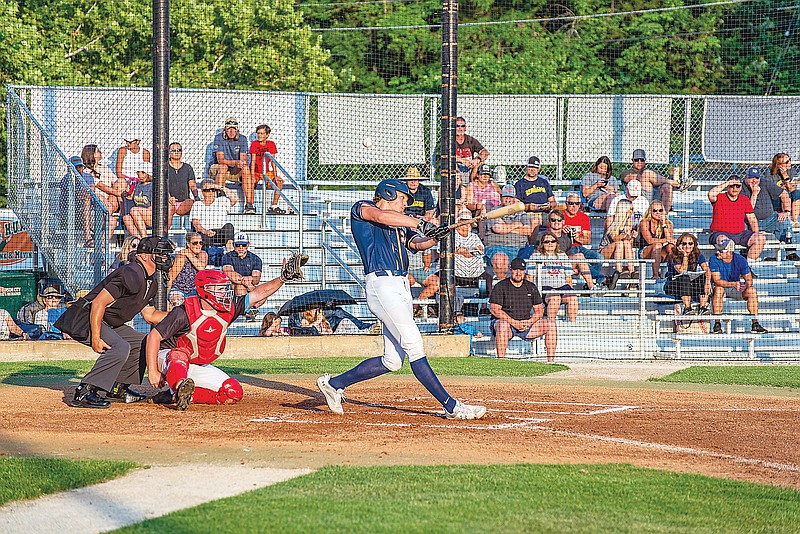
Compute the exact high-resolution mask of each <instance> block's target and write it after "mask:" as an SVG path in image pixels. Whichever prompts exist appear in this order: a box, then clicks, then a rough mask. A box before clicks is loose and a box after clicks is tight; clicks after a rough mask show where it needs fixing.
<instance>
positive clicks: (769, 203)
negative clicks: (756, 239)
mask: <svg viewBox="0 0 800 534" xmlns="http://www.w3.org/2000/svg"><path fill="white" fill-rule="evenodd" d="M742 196H745V197H747V198H749V199H750V204H751V205H752V206H753V213H754V214H755V216H756V219H758V228H759V230H761V231H762V232H764V233H766V232H772V235H774V236H775V238H776V239H777V240H778V241H781V242H782V243H787V242H791V241H792V220H791V213H792V201H791V199H790V198H789V192H788V191H786V190H784V189H783V188H781V187H780V186H778V185H777V184H775V183H773V182H772V180H762V179H761V171H759V170H758V167H750V168H749V169H747V173H746V174H745V178H744V183H743V184H742ZM776 204H777V205H778V211H776V210H775V205H776ZM792 254H794V257H795V258H797V259H798V260H800V257H797V254H796V253H795V252H792ZM787 259H792V258H789V257H788V256H787Z"/></svg>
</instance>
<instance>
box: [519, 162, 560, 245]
mask: <svg viewBox="0 0 800 534" xmlns="http://www.w3.org/2000/svg"><path fill="white" fill-rule="evenodd" d="M541 166H542V163H541V161H540V160H539V158H538V157H536V156H531V157H530V158H528V164H527V165H526V166H525V176H523V177H522V178H521V179H519V180H517V183H515V184H514V189H515V190H516V195H517V198H518V199H519V200H520V201H521V202H523V203H524V204H525V211H527V212H528V213H532V215H531V221H532V222H533V224H534V227H535V228H538V227H539V226H541V225H542V221H543V216H542V214H543V213H546V212H548V211H550V210H552V209H554V208H555V207H556V197H555V195H553V188H552V187H551V186H550V180H548V179H547V176H544V175H541V174H539V169H540V168H541ZM535 233H536V232H534V234H535ZM534 237H535V236H534Z"/></svg>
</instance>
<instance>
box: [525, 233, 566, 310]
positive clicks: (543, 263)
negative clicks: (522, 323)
mask: <svg viewBox="0 0 800 534" xmlns="http://www.w3.org/2000/svg"><path fill="white" fill-rule="evenodd" d="M530 259H531V260H534V261H536V272H537V273H538V280H533V283H535V284H536V285H537V286H539V287H540V288H541V289H542V291H545V292H548V291H558V293H549V294H546V295H544V300H545V302H546V303H547V318H548V319H552V320H555V319H556V317H557V316H558V308H559V307H560V306H561V303H562V302H563V303H564V304H566V306H567V318H568V319H569V322H571V323H574V322H575V321H576V320H577V319H578V296H577V295H575V294H574V293H570V291H572V262H571V261H570V260H569V258H568V257H567V255H566V254H565V253H564V252H561V250H559V248H558V238H557V237H556V235H555V234H554V233H553V232H551V231H549V230H548V231H547V232H545V233H544V235H542V238H541V240H540V241H539V247H538V248H537V249H536V252H534V253H533V254H531V258H530Z"/></svg>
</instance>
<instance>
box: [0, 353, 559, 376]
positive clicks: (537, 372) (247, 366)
mask: <svg viewBox="0 0 800 534" xmlns="http://www.w3.org/2000/svg"><path fill="white" fill-rule="evenodd" d="M361 360H363V358H264V359H256V358H253V359H236V360H233V359H230V360H229V359H224V360H219V361H218V362H217V366H218V367H219V368H220V369H222V370H224V371H226V372H228V373H232V374H249V375H262V374H263V375H274V374H310V375H316V374H322V373H342V372H344V371H346V370H348V369H350V368H351V367H353V366H354V365H356V364H357V363H359V362H360V361H361ZM429 360H430V362H431V367H433V369H434V371H436V372H437V373H438V374H441V375H443V376H515V377H524V376H541V375H546V374H548V373H554V372H556V371H563V370H565V369H568V367H567V366H565V365H559V364H545V363H538V362H521V361H514V360H498V359H495V358H429ZM93 364H94V362H92V361H82V360H81V361H68V360H67V361H52V362H46V363H43V362H11V363H0V378H9V377H30V376H70V377H72V376H82V375H84V374H86V373H87V372H88V371H89V370H90V369H91V368H92V365H93ZM399 373H400V374H410V373H411V366H410V365H408V362H406V364H405V365H404V366H403V368H402V369H401V370H400V371H399Z"/></svg>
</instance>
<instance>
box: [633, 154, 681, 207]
mask: <svg viewBox="0 0 800 534" xmlns="http://www.w3.org/2000/svg"><path fill="white" fill-rule="evenodd" d="M632 159H633V168H631V169H626V170H624V171H622V174H621V175H620V179H621V180H622V181H623V183H626V184H627V183H628V182H630V181H631V180H639V181H640V182H641V183H642V196H643V197H645V198H646V199H647V203H648V205H649V204H650V202H652V201H653V200H655V199H660V200H661V203H662V204H663V205H664V210H665V211H666V213H669V211H670V210H671V209H672V189H673V188H680V187H681V182H680V181H679V180H678V178H679V176H680V171H681V170H680V168H678V167H675V168H674V169H673V170H672V177H670V178H667V177H666V176H661V175H660V174H658V173H657V172H656V171H654V170H651V169H647V168H645V167H646V166H647V156H646V155H645V153H644V150H642V149H641V148H637V149H636V150H634V151H633V158H632Z"/></svg>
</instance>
